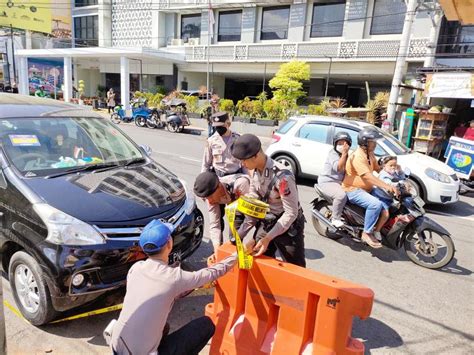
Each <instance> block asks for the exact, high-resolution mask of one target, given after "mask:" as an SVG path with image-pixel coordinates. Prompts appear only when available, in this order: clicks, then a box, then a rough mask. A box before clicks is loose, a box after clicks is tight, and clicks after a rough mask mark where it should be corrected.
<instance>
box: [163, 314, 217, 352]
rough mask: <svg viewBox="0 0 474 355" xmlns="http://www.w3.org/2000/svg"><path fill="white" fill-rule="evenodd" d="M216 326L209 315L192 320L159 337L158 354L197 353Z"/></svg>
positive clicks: (212, 333)
mask: <svg viewBox="0 0 474 355" xmlns="http://www.w3.org/2000/svg"><path fill="white" fill-rule="evenodd" d="M215 330H216V327H215V326H214V323H212V320H211V319H210V318H209V317H206V316H204V317H200V318H197V319H194V320H192V321H191V322H189V323H188V324H186V325H185V326H183V327H182V328H180V329H178V330H177V331H175V332H173V333H171V334H169V335H167V336H165V337H164V338H163V339H161V343H160V346H159V347H158V354H159V355H195V354H196V355H197V354H199V352H200V351H201V350H202V349H203V348H204V347H205V346H206V344H207V342H208V341H209V339H211V338H212V336H213V335H214V331H215Z"/></svg>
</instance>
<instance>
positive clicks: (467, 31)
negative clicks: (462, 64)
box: [438, 18, 474, 56]
mask: <svg viewBox="0 0 474 355" xmlns="http://www.w3.org/2000/svg"><path fill="white" fill-rule="evenodd" d="M438 43H439V45H438V53H443V54H453V56H456V55H459V56H462V55H463V54H464V55H465V54H471V55H472V54H474V26H462V25H461V24H460V23H459V22H458V21H447V20H446V18H443V22H442V23H441V31H440V35H439V41H438Z"/></svg>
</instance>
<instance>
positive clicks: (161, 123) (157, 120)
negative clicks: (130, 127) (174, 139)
mask: <svg viewBox="0 0 474 355" xmlns="http://www.w3.org/2000/svg"><path fill="white" fill-rule="evenodd" d="M163 114H164V112H163V111H162V110H153V111H152V113H151V114H150V116H148V119H147V120H146V126H147V127H148V128H163V127H165V126H166V121H165V120H163V119H162V117H163Z"/></svg>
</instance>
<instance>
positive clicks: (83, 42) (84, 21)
mask: <svg viewBox="0 0 474 355" xmlns="http://www.w3.org/2000/svg"><path fill="white" fill-rule="evenodd" d="M74 37H75V42H76V47H97V46H98V45H99V17H98V16H81V17H74Z"/></svg>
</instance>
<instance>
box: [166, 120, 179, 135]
mask: <svg viewBox="0 0 474 355" xmlns="http://www.w3.org/2000/svg"><path fill="white" fill-rule="evenodd" d="M166 128H167V129H168V131H170V132H172V133H176V132H178V130H179V126H178V125H177V124H176V122H168V125H167V126H166Z"/></svg>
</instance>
